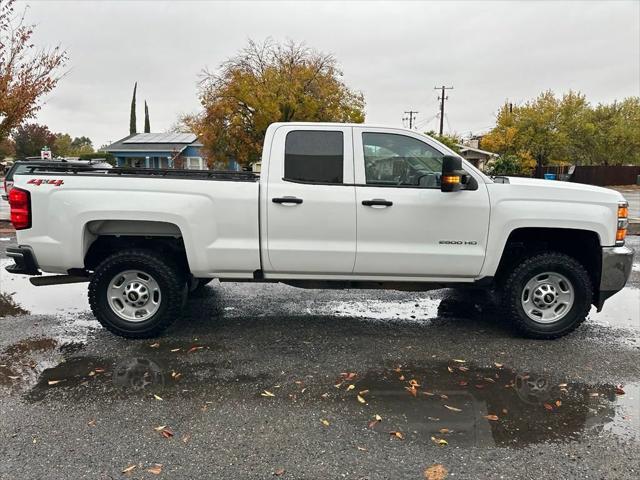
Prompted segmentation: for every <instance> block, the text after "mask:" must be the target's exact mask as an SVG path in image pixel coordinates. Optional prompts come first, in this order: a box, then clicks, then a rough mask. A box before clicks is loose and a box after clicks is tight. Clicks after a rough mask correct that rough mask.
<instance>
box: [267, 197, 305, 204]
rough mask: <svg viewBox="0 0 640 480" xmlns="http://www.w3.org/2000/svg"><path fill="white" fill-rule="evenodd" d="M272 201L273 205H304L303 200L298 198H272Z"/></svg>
mask: <svg viewBox="0 0 640 480" xmlns="http://www.w3.org/2000/svg"><path fill="white" fill-rule="evenodd" d="M271 201H272V202H273V203H280V204H294V205H300V204H301V203H302V199H301V198H298V197H275V198H272V199H271Z"/></svg>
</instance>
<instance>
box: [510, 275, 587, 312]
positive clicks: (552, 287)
mask: <svg viewBox="0 0 640 480" xmlns="http://www.w3.org/2000/svg"><path fill="white" fill-rule="evenodd" d="M574 300H575V293H574V288H573V284H572V283H571V282H570V281H569V279H567V277H565V276H564V275H561V274H559V273H556V272H544V273H539V274H537V275H535V276H534V277H532V278H531V279H530V280H529V281H528V282H527V283H526V284H525V286H524V289H523V290H522V297H521V303H522V308H523V310H524V313H525V314H526V315H527V316H528V317H529V318H530V319H531V320H533V321H535V322H538V323H553V322H557V321H558V320H561V319H562V318H564V316H565V315H566V314H567V313H569V311H570V310H571V307H572V306H573V302H574Z"/></svg>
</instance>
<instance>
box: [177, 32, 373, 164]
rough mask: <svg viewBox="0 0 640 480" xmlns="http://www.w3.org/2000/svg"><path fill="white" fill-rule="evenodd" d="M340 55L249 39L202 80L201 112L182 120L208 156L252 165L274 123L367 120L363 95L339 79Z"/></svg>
mask: <svg viewBox="0 0 640 480" xmlns="http://www.w3.org/2000/svg"><path fill="white" fill-rule="evenodd" d="M341 77H342V73H341V72H340V70H339V68H338V66H337V61H336V59H335V58H334V57H333V56H332V55H330V54H324V53H320V52H317V51H315V50H313V49H310V48H308V47H306V46H304V45H303V44H297V43H294V42H288V43H285V44H283V45H281V44H277V43H274V42H272V41H270V40H267V41H266V42H264V43H262V44H258V43H256V42H253V41H250V42H249V45H248V46H247V47H246V48H244V49H243V50H241V51H240V52H239V53H238V54H237V55H236V56H234V57H233V58H231V59H229V60H227V61H226V62H224V63H223V64H222V65H221V66H220V67H219V69H218V70H217V71H216V72H213V73H212V72H208V71H205V72H204V73H203V76H202V79H201V82H200V92H199V95H200V102H201V104H202V107H203V110H202V112H201V113H198V114H195V115H188V116H185V117H183V118H182V121H181V123H182V126H181V128H182V129H184V130H190V131H193V132H194V133H196V134H197V135H198V136H199V137H200V139H201V141H202V142H203V144H204V150H205V152H206V154H207V156H208V157H209V159H210V160H211V161H213V162H215V163H222V164H226V162H227V160H228V159H229V158H234V159H235V160H236V161H238V162H239V163H241V164H244V165H248V164H249V163H251V162H253V161H256V160H258V159H259V158H260V154H261V150H262V142H263V140H264V136H265V132H266V130H267V127H268V126H269V124H271V123H273V122H293V121H310V122H311V121H316V122H355V123H361V122H363V121H364V98H363V95H362V94H361V93H360V92H357V91H354V90H351V89H350V88H349V87H347V86H346V85H345V84H344V82H343V81H342V79H341Z"/></svg>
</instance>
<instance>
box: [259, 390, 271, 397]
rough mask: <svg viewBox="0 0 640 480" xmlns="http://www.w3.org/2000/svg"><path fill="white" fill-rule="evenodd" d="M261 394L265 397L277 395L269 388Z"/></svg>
mask: <svg viewBox="0 0 640 480" xmlns="http://www.w3.org/2000/svg"><path fill="white" fill-rule="evenodd" d="M260 395H262V396H263V397H275V395H274V394H273V393H271V392H270V391H269V390H265V391H263V392H262V393H261V394H260Z"/></svg>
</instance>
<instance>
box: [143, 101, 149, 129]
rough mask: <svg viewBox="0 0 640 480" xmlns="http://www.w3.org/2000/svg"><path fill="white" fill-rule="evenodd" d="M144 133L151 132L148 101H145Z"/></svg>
mask: <svg viewBox="0 0 640 480" xmlns="http://www.w3.org/2000/svg"><path fill="white" fill-rule="evenodd" d="M144 133H151V125H150V123H149V107H148V106H147V101H146V100H145V101H144Z"/></svg>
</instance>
